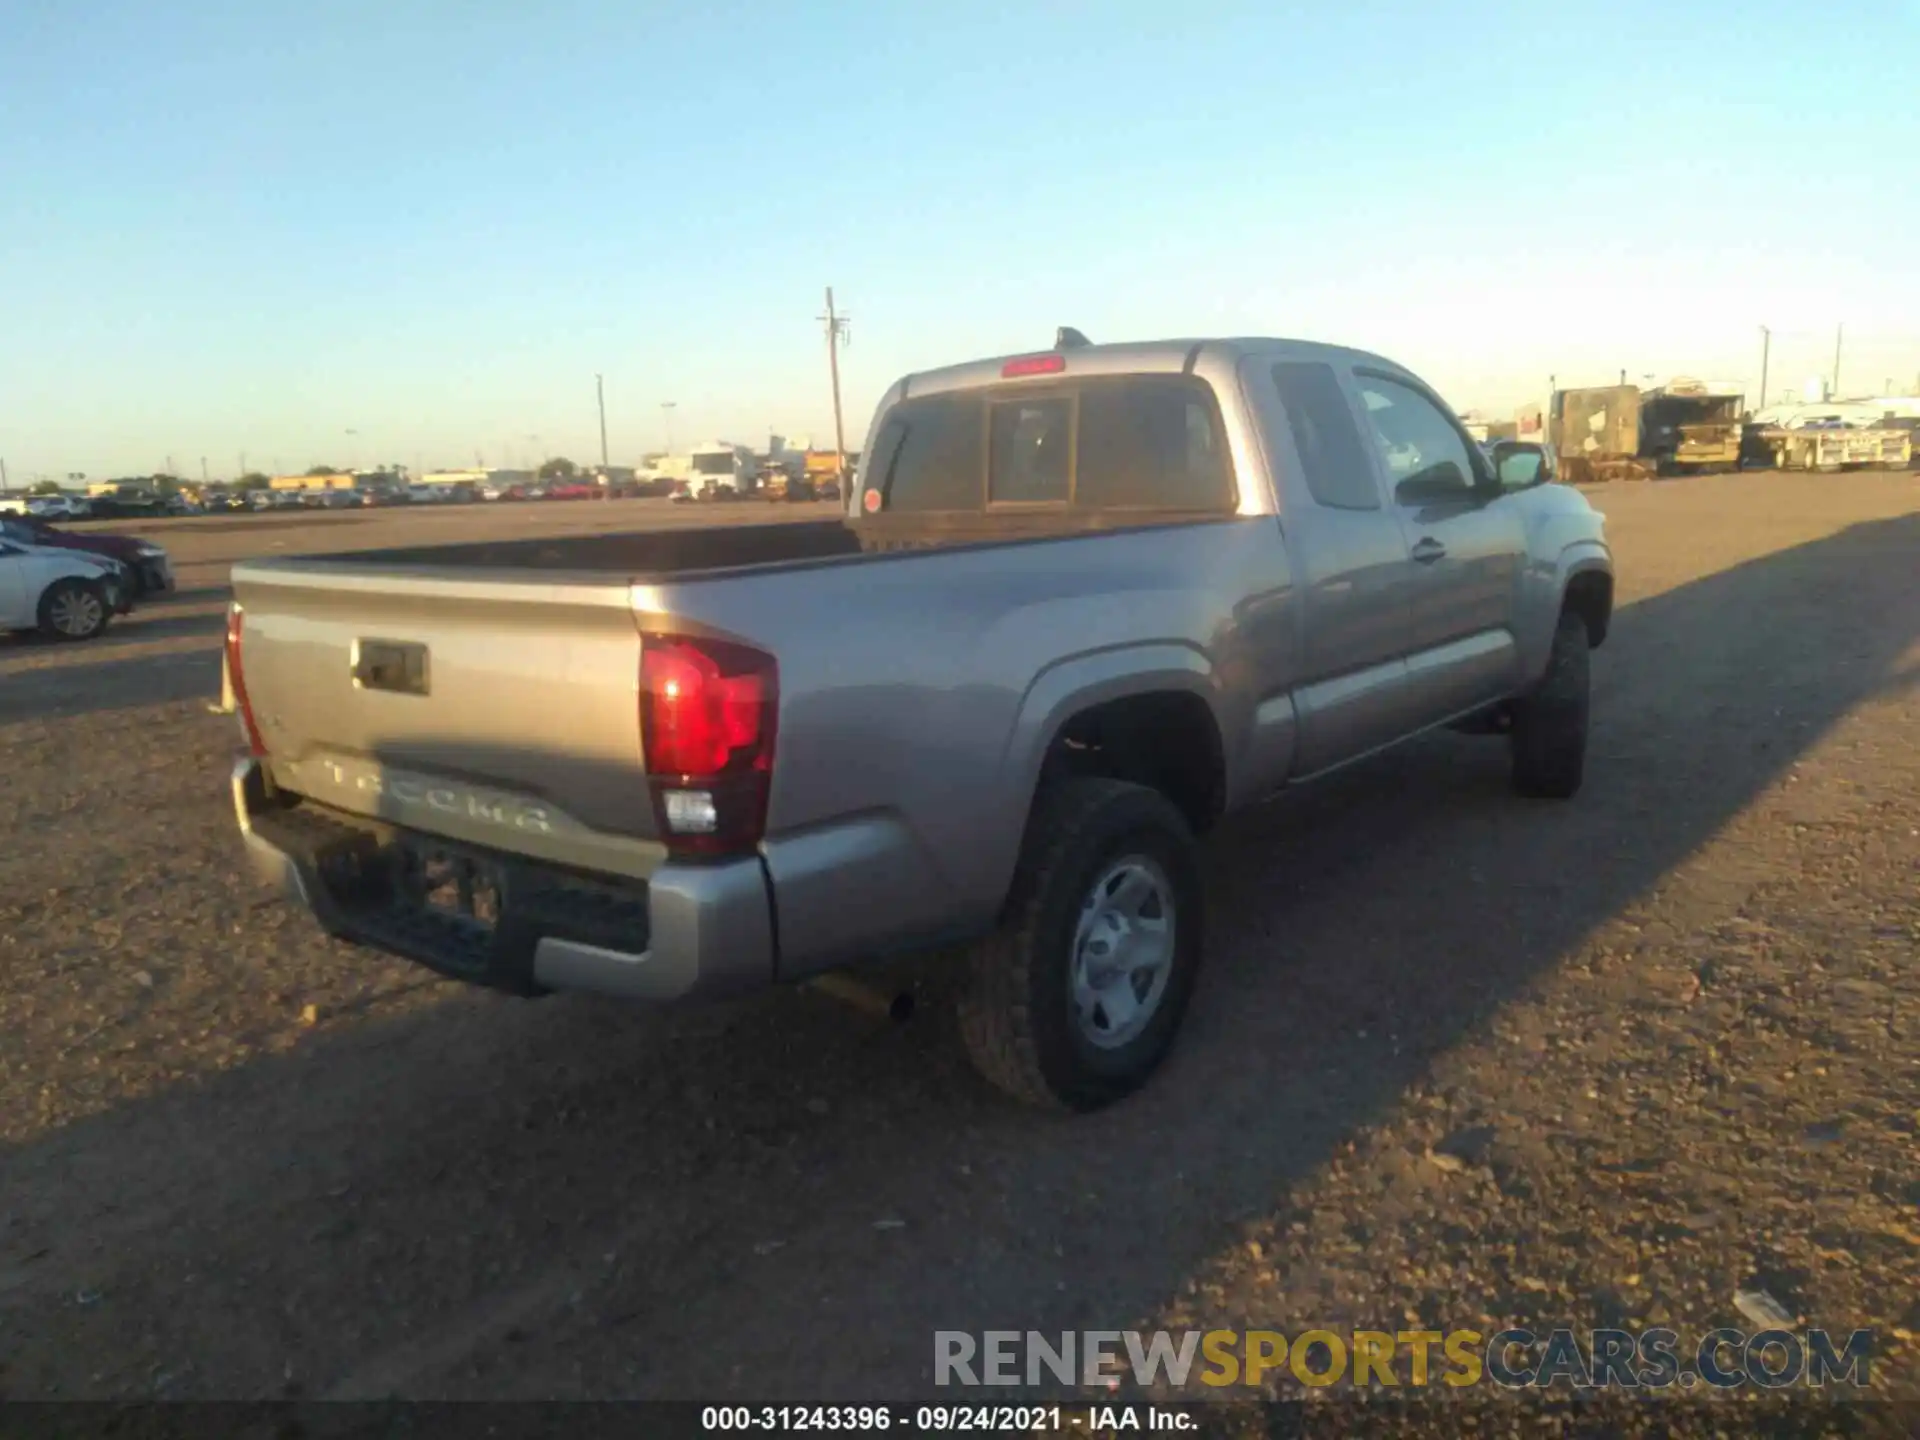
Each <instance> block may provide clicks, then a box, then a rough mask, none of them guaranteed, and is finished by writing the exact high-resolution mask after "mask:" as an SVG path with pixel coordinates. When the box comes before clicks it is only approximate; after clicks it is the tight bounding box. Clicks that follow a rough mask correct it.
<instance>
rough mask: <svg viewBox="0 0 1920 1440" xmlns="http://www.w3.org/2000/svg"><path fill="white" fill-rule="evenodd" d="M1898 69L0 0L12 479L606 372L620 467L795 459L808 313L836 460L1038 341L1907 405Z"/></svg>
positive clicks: (1676, 34) (377, 449)
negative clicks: (838, 434)
mask: <svg viewBox="0 0 1920 1440" xmlns="http://www.w3.org/2000/svg"><path fill="white" fill-rule="evenodd" d="M1290 8H1293V9H1294V13H1287V11H1288V10H1289V9H1290ZM1916 56H1920V4H1916V3H1915V0H1881V3H1862V4H1846V3H1839V4H1835V5H1832V6H1829V7H1826V8H1825V9H1822V8H1821V7H1817V6H1808V5H1806V4H1805V3H1795V4H1787V3H1784V0H1779V3H1776V0H1755V3H1743V4H1731V3H1729V4H1698V3H1696V4H1687V5H1673V4H1659V3H1641V0H1629V3H1623V4H1618V5H1613V6H1605V7H1598V8H1595V7H1584V6H1579V7H1576V6H1556V5H1546V4H1539V5H1519V4H1513V5H1509V4H1502V3H1496V0H1480V3H1472V0H1470V3H1467V4H1462V5H1456V6H1430V5H1427V4H1422V3H1364V0H1362V3H1342V4H1339V5H1311V6H1300V7H1297V8H1295V7H1283V6H1276V5H1272V4H1249V5H1236V4H1231V3H1224V0H1214V3H1210V4H1206V5H1186V6H1182V5H1168V4H1165V3H1158V4H1143V3H1123V0H1104V3H1101V0H1077V3H1048V0H1026V3H1021V4H998V3H985V0H980V3H972V4H967V5H939V6H935V5H922V4H917V3H900V0H878V3H874V0H858V3H855V0H839V3H831V4H828V3H811V4H785V3H775V0H757V3H739V0H701V3H698V4H695V3H692V0H687V3H683V4H680V5H675V6H672V7H664V6H659V5H651V4H646V3H617V0H593V3H586V0H559V3H553V0H549V3H546V4H542V5H538V6H536V5H531V4H527V3H524V0H513V3H502V0H468V3H457V4H456V3H452V0H432V3H429V0H374V3H328V0H316V3H310V4H300V5H293V4H279V3H271V0H269V3H265V4H255V5H243V4H238V3H213V0H170V3H167V4H156V3H153V0H138V3H128V0H102V3H93V4H84V5H83V4H76V3H73V0H6V3H4V4H0V457H4V458H5V459H6V461H7V463H8V466H9V469H10V471H11V472H12V474H13V477H14V479H15V480H16V482H18V481H19V480H20V479H21V478H22V477H25V476H30V475H32V474H34V473H36V472H39V473H47V474H60V473H64V472H66V471H69V470H74V471H85V472H88V473H90V474H92V475H96V476H97V475H104V474H122V473H129V472H133V471H145V470H151V469H153V468H155V467H157V466H158V465H160V464H161V463H162V462H163V461H164V460H165V458H166V457H167V456H169V455H171V456H173V457H174V459H175V460H176V462H177V464H178V466H179V468H180V469H182V470H183V471H188V472H194V471H197V468H198V465H199V458H200V457H201V456H203V455H204V456H206V457H207V458H208V461H209V464H210V466H211V468H212V470H213V472H214V473H215V474H216V475H218V474H221V473H229V472H231V471H233V469H234V468H235V467H236V465H237V463H238V457H239V454H240V452H242V451H244V452H246V454H247V457H248V460H249V463H250V464H251V465H254V466H256V467H259V468H269V467H271V466H272V465H273V464H274V462H276V461H278V462H279V463H280V464H281V465H283V466H285V467H288V468H294V467H298V468H303V469H304V468H305V467H306V466H307V465H309V464H311V463H314V462H317V461H329V462H334V463H355V462H358V463H370V462H373V461H375V460H383V459H398V460H401V461H403V462H406V463H414V462H415V461H416V459H417V460H420V461H424V462H425V463H426V464H428V465H433V464H436V463H458V462H470V461H471V459H472V457H473V455H474V453H475V451H476V450H477V451H479V452H481V453H483V454H484V455H485V457H486V460H487V461H488V463H490V464H499V463H502V462H504V461H506V460H508V459H509V458H512V459H517V460H525V459H526V458H527V457H528V455H529V452H531V451H532V450H534V449H539V450H542V451H547V452H562V453H570V454H572V455H574V456H575V457H576V458H597V450H598V441H597V438H596V432H595V421H594V399H593V377H594V374H595V372H596V371H598V372H603V373H604V374H605V376H606V384H607V399H608V411H609V420H610V427H611V430H612V440H613V452H614V458H615V459H616V461H619V460H627V461H631V460H633V459H634V458H636V457H637V455H638V454H639V452H640V451H642V450H643V449H648V448H654V447H656V446H658V444H659V443H660V442H661V438H662V417H661V411H660V408H659V406H660V402H661V401H664V400H674V401H677V402H678V410H677V412H676V414H677V419H676V422H675V429H676V438H677V439H678V440H680V441H683V442H684V441H688V440H692V439H695V438H705V437H708V436H713V435H725V436H727V437H728V438H733V439H738V440H742V441H749V442H752V441H756V440H759V439H760V438H762V437H763V436H764V434H765V433H766V431H767V429H768V427H769V426H773V427H777V428H779V429H781V430H783V431H785V432H786V433H788V434H790V435H796V434H805V433H807V432H809V431H810V432H812V433H814V434H815V435H816V436H819V437H822V438H825V437H827V436H828V435H829V434H830V432H831V409H830V404H829V399H828V391H827V385H826V378H825V373H824V372H825V365H824V350H823V344H822V341H821V338H820V332H819V328H818V327H817V326H816V325H815V323H814V318H813V317H814V316H815V314H816V313H817V312H818V311H819V310H820V308H821V305H820V298H821V297H820V291H821V287H822V286H823V285H824V284H826V283H829V282H831V283H832V284H834V285H835V287H836V290H837V294H838V297H839V299H840V301H841V303H842V304H843V306H844V307H845V308H846V309H848V310H850V311H851V312H852V314H853V317H854V319H853V345H852V348H851V349H850V350H848V351H847V352H846V357H845V359H846V367H845V368H846V395H847V402H848V412H849V415H848V429H849V437H848V438H849V443H850V444H858V443H859V437H860V436H861V435H863V433H864V430H865V427H866V421H867V416H868V411H869V407H870V406H871V405H872V403H873V401H874V399H875V398H876V397H877V396H878V394H879V392H880V390H881V389H882V388H883V387H884V386H885V385H886V384H887V383H888V382H889V381H890V380H891V379H892V378H893V377H894V376H895V375H896V374H898V373H899V372H901V371H903V370H910V369H914V368H919V367H925V366H929V365H933V364H938V363H942V362H945V361H949V360H953V359H958V358H966V357H969V356H973V355H979V354H992V353H1000V352H1004V351H1008V350H1015V349H1021V348H1026V347H1029V346H1037V345H1040V344H1044V343H1045V342H1046V341H1047V340H1048V339H1049V337H1051V335H1052V333H1053V329H1054V327H1055V326H1056V325H1058V324H1062V323H1069V324H1074V325H1078V326H1079V327H1080V328H1082V329H1083V330H1085V331H1087V332H1088V333H1089V334H1091V335H1092V336H1094V337H1095V338H1097V339H1121V338H1137V337H1147V336H1153V335H1168V334H1198V333H1267V334H1288V335H1304V336H1309V337H1314V338H1322V339H1334V340H1340V341H1345V342H1348V343H1353V344H1359V345H1363V346H1368V347H1372V348H1376V349H1379V350H1383V351H1385V352H1387V353H1389V354H1391V355H1393V356H1394V357H1395V358H1397V359H1400V360H1402V361H1404V362H1405V363H1407V364H1409V365H1411V366H1413V367H1414V368H1415V369H1416V370H1418V371H1420V372H1421V373H1422V374H1424V375H1426V376H1427V378H1428V379H1430V380H1431V381H1432V382H1433V383H1435V384H1436V385H1438V386H1440V387H1441V389H1442V390H1443V391H1444V392H1445V393H1446V394H1447V395H1448V396H1449V397H1450V398H1451V399H1453V400H1454V402H1455V403H1456V404H1458V405H1460V406H1461V407H1463V408H1465V407H1468V406H1481V407H1486V408H1488V409H1492V410H1499V411H1504V410H1506V409H1508V408H1509V407H1511V406H1513V405H1515V404H1518V403H1520V402H1522V401H1524V400H1527V399H1530V398H1534V397H1535V396H1536V395H1537V394H1538V392H1539V391H1540V390H1541V389H1542V388H1543V387H1544V385H1545V382H1546V377H1547V376H1548V374H1550V373H1555V374H1558V375H1559V377H1560V378H1561V381H1562V383H1572V382H1576V381H1581V380H1590V381H1607V380H1611V379H1613V378H1614V377H1615V376H1616V375H1617V373H1618V371H1619V370H1620V369H1622V368H1624V369H1627V370H1628V371H1629V372H1630V373H1631V374H1633V375H1634V376H1635V377H1636V378H1637V377H1638V376H1639V375H1640V374H1642V373H1655V374H1659V375H1660V376H1662V377H1663V378H1664V377H1666V376H1668V375H1671V374H1674V373H1688V374H1695V375H1703V376H1708V377H1711V378H1722V377H1724V378H1734V379H1748V380H1753V379H1757V372H1758V365H1759V332H1758V327H1759V326H1760V325H1761V324H1770V325H1771V326H1772V327H1773V328H1774V330H1775V334H1776V338H1775V344H1774V356H1773V366H1772V379H1773V383H1774V386H1775V388H1776V389H1777V388H1778V387H1779V386H1780V385H1781V384H1783V383H1796V384H1797V383H1798V382H1800V381H1801V380H1803V379H1804V378H1805V377H1806V376H1807V375H1809V374H1812V373H1814V372H1815V371H1819V370H1824V369H1826V368H1827V367H1828V366H1830V365H1831V363H1832V348H1833V326H1834V324H1835V322H1836V321H1844V322H1846V324H1847V327H1848V332H1847V333H1848V339H1847V356H1848V358H1847V359H1846V361H1845V362H1844V368H1843V374H1842V388H1843V389H1850V388H1852V387H1853V385H1854V384H1859V385H1863V386H1868V387H1871V388H1874V389H1878V387H1879V386H1880V383H1881V380H1882V378H1883V377H1884V376H1900V377H1903V378H1902V380H1901V383H1902V384H1905V385H1911V384H1912V382H1913V379H1914V376H1915V374H1916V372H1920V179H1916V178H1915V168H1914V167H1915V157H1916V156H1917V155H1920V100H1917V99H1916V96H1917V95H1920V88H1917V87H1920V70H1916V67H1915V59H1916ZM1849 212H1851V218H1845V217H1848V215H1849ZM1836 215H1839V216H1841V217H1843V218H1840V219H1835V218H1834V217H1835V216H1836ZM348 430H354V431H357V432H358V434H357V435H355V436H348V435H347V434H346V433H345V432H346V431H348ZM533 435H538V436H540V437H541V438H540V440H539V442H538V444H537V445H536V444H535V442H533V441H532V440H530V439H529V438H528V437H530V436H533Z"/></svg>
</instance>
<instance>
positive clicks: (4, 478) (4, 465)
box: [0, 455, 8, 495]
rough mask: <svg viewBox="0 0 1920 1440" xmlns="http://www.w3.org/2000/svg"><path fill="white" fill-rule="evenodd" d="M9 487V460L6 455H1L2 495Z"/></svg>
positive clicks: (0, 486)
mask: <svg viewBox="0 0 1920 1440" xmlns="http://www.w3.org/2000/svg"><path fill="white" fill-rule="evenodd" d="M7 488H8V487H7V460H6V457H5V456H4V455H0V495H4V494H6V493H7Z"/></svg>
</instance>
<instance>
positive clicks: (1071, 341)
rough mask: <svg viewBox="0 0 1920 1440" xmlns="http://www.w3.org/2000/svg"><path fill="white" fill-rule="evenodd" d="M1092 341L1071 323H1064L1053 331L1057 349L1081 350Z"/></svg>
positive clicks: (1054, 346) (1054, 345)
mask: <svg viewBox="0 0 1920 1440" xmlns="http://www.w3.org/2000/svg"><path fill="white" fill-rule="evenodd" d="M1092 343H1093V342H1092V341H1091V340H1089V339H1087V337H1086V336H1084V335H1082V334H1081V333H1080V332H1079V331H1078V330H1076V329H1074V328H1073V326H1071V325H1062V326H1061V327H1060V328H1059V329H1058V330H1056V331H1054V332H1053V348H1054V349H1056V350H1081V349H1084V348H1085V347H1087V346H1088V345H1091V344H1092Z"/></svg>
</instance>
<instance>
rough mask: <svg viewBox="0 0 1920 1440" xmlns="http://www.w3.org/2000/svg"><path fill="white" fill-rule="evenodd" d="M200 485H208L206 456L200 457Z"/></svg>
mask: <svg viewBox="0 0 1920 1440" xmlns="http://www.w3.org/2000/svg"><path fill="white" fill-rule="evenodd" d="M200 483H201V484H202V485H204V484H206V483H207V457H206V456H204V455H202V456H201V457H200Z"/></svg>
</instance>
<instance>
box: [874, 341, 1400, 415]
mask: <svg viewBox="0 0 1920 1440" xmlns="http://www.w3.org/2000/svg"><path fill="white" fill-rule="evenodd" d="M1249 355H1262V356H1270V357H1271V358H1273V359H1274V360H1276V361H1280V360H1329V361H1334V360H1337V361H1340V362H1343V363H1346V364H1364V365H1368V366H1372V367H1375V368H1378V369H1381V370H1384V371H1387V372H1389V373H1392V374H1396V375H1399V374H1405V373H1407V372H1406V368H1405V367H1404V366H1402V365H1399V364H1396V363H1395V362H1394V361H1391V360H1388V359H1387V358H1386V357H1385V356H1382V355H1375V354H1373V353H1371V352H1369V351H1365V350H1354V349H1351V348H1349V347H1347V346H1342V345H1328V344H1324V343H1322V342H1320V341H1315V340H1291V339H1285V338H1281V337H1272V336H1234V337H1189V338H1186V339H1174V340H1133V341H1123V342H1120V343H1117V344H1110V345H1093V344H1089V345H1083V346H1082V345H1072V346H1068V347H1067V348H1065V349H1047V350H1030V351H1024V352H1018V353H1014V354H1010V355H997V356H993V357H991V358H989V359H984V360H969V361H966V362H964V363H961V364H958V365H946V366H942V367H940V368H939V369H937V370H921V371H916V372H914V373H912V374H910V375H907V376H906V377H904V378H903V379H902V380H901V381H900V382H899V385H898V386H896V387H895V388H896V391H897V393H896V394H895V395H894V396H893V397H892V398H894V399H896V400H898V399H905V398H907V397H908V396H910V395H927V394H934V393H937V392H939V391H943V390H964V389H970V388H973V387H976V386H983V385H998V384H1001V383H1003V382H1005V381H1011V380H1019V379H1023V378H1027V377H1028V376H1034V377H1040V376H1048V375H1071V376H1088V375H1142V374H1145V375H1154V374H1179V373H1182V372H1186V373H1188V374H1191V373H1194V372H1195V371H1196V370H1198V369H1199V368H1200V367H1201V365H1202V363H1203V362H1204V361H1207V360H1214V361H1225V362H1227V363H1228V364H1229V365H1231V364H1235V363H1237V362H1238V361H1239V360H1241V359H1243V358H1245V357H1246V356H1249ZM1056 362H1057V363H1056ZM1029 364H1031V365H1033V366H1034V368H1032V369H1029V370H1025V371H1016V372H1015V373H1012V374H1009V373H1008V367H1009V366H1022V365H1029ZM1042 364H1044V368H1042Z"/></svg>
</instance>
